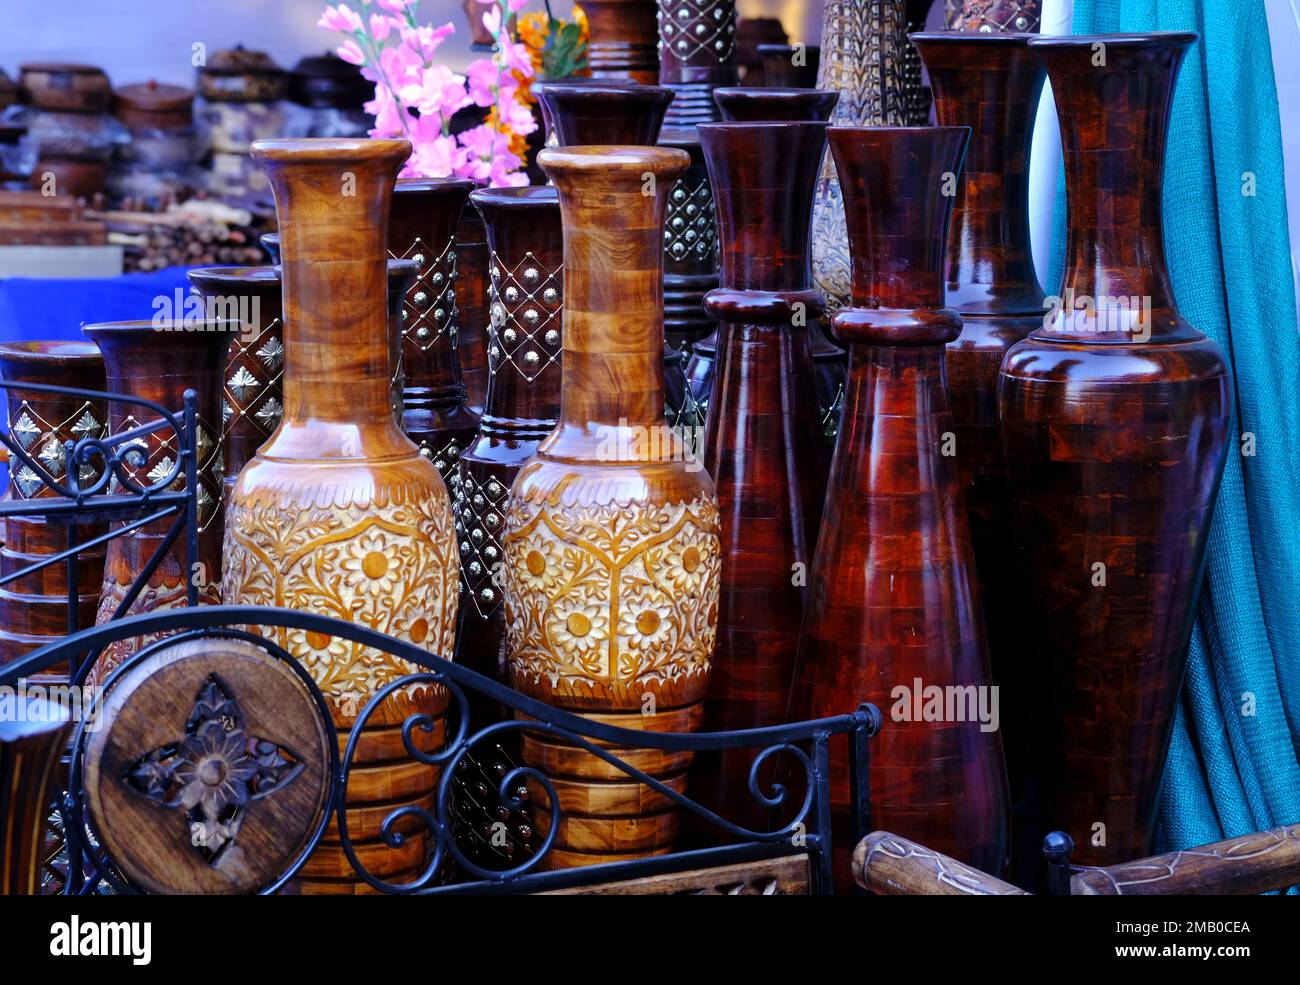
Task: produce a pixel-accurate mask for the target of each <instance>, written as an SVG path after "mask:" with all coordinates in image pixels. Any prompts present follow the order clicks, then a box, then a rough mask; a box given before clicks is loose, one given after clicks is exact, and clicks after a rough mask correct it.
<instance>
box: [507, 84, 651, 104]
mask: <svg viewBox="0 0 1300 985" xmlns="http://www.w3.org/2000/svg"><path fill="white" fill-rule="evenodd" d="M533 91H534V92H536V93H537V94H538V96H539V97H540V96H549V95H560V96H566V95H575V96H576V95H582V96H590V95H591V94H592V93H597V94H602V95H607V96H627V95H632V96H637V97H640V98H641V99H642V100H644V101H645V102H647V103H659V102H662V103H663V104H664V105H665V106H667V105H668V103H670V102H672V99H673V91H672V90H671V89H669V88H668V87H667V86H659V85H646V84H645V83H643V82H636V81H634V80H632V79H627V80H620V79H599V80H593V81H591V82H578V81H575V80H573V79H554V80H550V81H548V80H546V79H541V80H539V81H537V82H536V83H534V85H533Z"/></svg>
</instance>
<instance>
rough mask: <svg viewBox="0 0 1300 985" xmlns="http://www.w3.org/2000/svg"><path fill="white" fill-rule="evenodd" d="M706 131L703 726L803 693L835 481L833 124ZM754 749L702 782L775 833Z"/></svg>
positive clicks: (751, 718)
mask: <svg viewBox="0 0 1300 985" xmlns="http://www.w3.org/2000/svg"><path fill="white" fill-rule="evenodd" d="M699 134H700V141H701V143H702V144H703V147H704V153H705V159H706V161H707V162H708V167H709V176H710V179H711V181H712V184H713V197H714V201H716V202H717V205H718V226H719V230H720V232H721V235H722V259H721V281H722V283H721V286H720V287H719V288H718V290H716V291H712V292H710V294H709V295H708V297H707V298H705V307H706V308H707V309H708V312H709V315H710V317H712V318H714V319H717V320H718V323H719V325H718V331H717V353H718V355H717V370H716V375H715V377H714V380H713V397H712V399H711V401H710V403H709V407H710V413H709V423H708V428H707V429H706V432H705V441H704V467H705V469H706V471H707V472H708V474H709V476H710V477H711V478H712V479H713V483H714V488H715V490H716V493H717V497H718V505H719V508H720V510H721V518H722V524H721V526H722V530H721V535H722V553H723V564H722V581H721V588H720V591H719V596H718V637H717V648H716V652H715V654H714V660H713V673H712V676H711V678H710V681H709V692H708V697H707V698H706V699H705V703H704V725H703V728H704V730H705V731H709V732H716V731H729V730H733V729H746V728H758V727H760V726H764V725H779V724H781V723H782V722H783V721H784V720H785V715H786V711H787V707H788V704H789V697H790V682H791V677H792V674H793V670H794V655H795V648H796V646H797V645H798V641H799V627H800V624H801V622H802V620H803V611H804V591H805V587H804V586H806V584H807V578H806V574H807V571H808V568H809V566H810V565H811V564H812V560H813V558H812V554H813V549H814V547H815V545H816V539H817V531H818V527H819V524H820V521H821V507H822V495H823V493H824V492H825V479H824V477H825V474H826V462H825V459H826V457H827V454H826V446H825V444H824V443H823V442H822V441H821V435H820V430H821V422H820V420H819V415H818V412H817V405H816V402H815V401H814V400H812V399H811V396H812V394H813V393H814V392H815V383H814V375H813V363H812V351H811V349H810V348H809V345H808V327H809V325H810V324H815V322H816V319H817V317H818V316H819V315H820V314H821V312H822V307H823V305H824V302H823V300H822V298H821V295H820V294H818V293H817V292H816V291H814V290H813V289H812V271H811V267H810V264H809V255H808V232H809V226H810V223H811V220H812V199H813V189H814V186H815V184H816V180H817V174H818V172H819V170H820V168H821V159H822V153H823V152H824V151H825V149H826V124H825V123H824V122H802V123H793V122H782V123H714V124H705V125H702V126H701V127H700V128H699ZM755 754H756V750H753V749H741V750H734V751H733V750H729V751H726V752H721V753H714V752H708V753H700V754H698V755H697V756H696V761H695V764H694V766H693V767H692V769H691V792H692V796H693V797H695V798H696V799H697V800H699V801H700V802H701V803H703V804H704V805H705V806H707V807H709V808H710V809H711V810H713V811H715V812H716V813H718V814H720V815H721V816H722V817H725V818H726V819H727V820H729V821H732V822H734V823H737V824H742V825H744V826H745V827H748V828H750V829H753V830H760V831H761V830H768V820H769V819H768V810H767V808H765V807H763V806H762V805H761V804H760V803H759V802H758V801H756V800H755V799H754V798H753V796H752V795H751V794H750V793H749V790H748V776H749V767H750V763H751V761H752V760H753V757H754V755H755ZM787 810H788V808H787ZM788 821H789V817H785V818H777V819H775V820H774V826H776V827H781V826H783V825H784V824H785V823H788Z"/></svg>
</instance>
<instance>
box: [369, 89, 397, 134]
mask: <svg viewBox="0 0 1300 985" xmlns="http://www.w3.org/2000/svg"><path fill="white" fill-rule="evenodd" d="M364 108H365V111H366V112H367V113H369V114H370V115H371V116H373V117H374V118H375V126H374V129H373V130H371V131H370V136H372V137H399V136H401V135H402V134H403V133H404V132H405V127H404V126H403V121H404V118H405V116H406V112H405V111H404V110H403V109H402V107H401V106H399V105H398V103H397V100H396V99H395V98H394V96H393V93H392V91H391V90H389V88H388V87H387V86H383V85H377V86H375V98H374V99H372V100H370V101H369V102H368V103H366V104H365V107H364Z"/></svg>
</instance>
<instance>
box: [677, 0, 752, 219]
mask: <svg viewBox="0 0 1300 985" xmlns="http://www.w3.org/2000/svg"><path fill="white" fill-rule="evenodd" d="M658 23H659V84H660V85H663V86H667V87H668V88H670V89H672V91H673V102H672V105H671V106H669V107H668V118H667V121H666V126H668V127H669V128H675V127H685V128H690V127H693V126H695V125H696V124H699V123H709V122H711V121H714V120H717V119H718V107H717V104H716V103H714V101H713V90H714V89H716V88H718V86H732V85H735V84H736V83H737V82H739V81H740V59H739V54H738V51H737V49H736V0H659V13H658ZM670 213H671V208H670Z"/></svg>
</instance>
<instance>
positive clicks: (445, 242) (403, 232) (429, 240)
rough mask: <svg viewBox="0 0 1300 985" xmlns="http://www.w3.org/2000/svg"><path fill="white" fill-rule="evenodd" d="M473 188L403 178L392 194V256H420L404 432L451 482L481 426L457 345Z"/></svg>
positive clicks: (408, 301) (409, 331) (409, 334)
mask: <svg viewBox="0 0 1300 985" xmlns="http://www.w3.org/2000/svg"><path fill="white" fill-rule="evenodd" d="M473 190H474V182H472V181H469V180H467V179H462V178H403V179H400V180H398V182H397V187H396V189H395V190H394V192H393V208H392V213H391V215H390V216H389V221H388V255H389V256H390V257H393V258H395V259H403V260H414V261H415V262H416V263H417V264H418V265H419V273H418V274H417V276H416V278H415V280H414V282H413V283H412V284H411V285H410V286H409V287H408V288H407V290H406V297H405V301H404V304H403V317H402V374H401V375H402V380H403V384H402V408H403V409H402V430H403V431H405V432H406V436H407V437H408V438H410V439H411V440H412V441H414V442H415V444H416V446H417V447H418V448H419V449H420V454H421V455H423V456H424V457H425V458H427V459H429V460H430V461H431V462H433V464H434V465H435V466H436V467H437V469H438V474H439V475H441V476H442V477H443V479H444V480H447V481H448V483H449V485H451V484H453V480H454V479H455V478H456V475H457V470H456V462H457V460H458V459H459V458H460V455H461V453H462V452H463V451H464V450H465V449H466V448H468V447H469V444H470V442H471V441H473V440H474V434H475V432H477V430H478V421H479V419H478V415H477V414H475V413H474V412H473V411H471V410H470V409H469V406H468V402H467V398H466V391H465V383H464V379H463V377H462V375H461V366H460V353H459V346H458V343H457V339H458V335H459V325H460V312H459V304H458V302H459V300H460V298H459V295H460V293H461V292H460V290H459V288H460V281H459V271H458V261H459V254H460V244H459V243H458V242H457V240H456V231H457V227H458V226H459V225H460V224H461V212H462V211H463V210H464V208H465V204H466V202H467V201H468V199H469V193H470V192H471V191H473Z"/></svg>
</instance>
